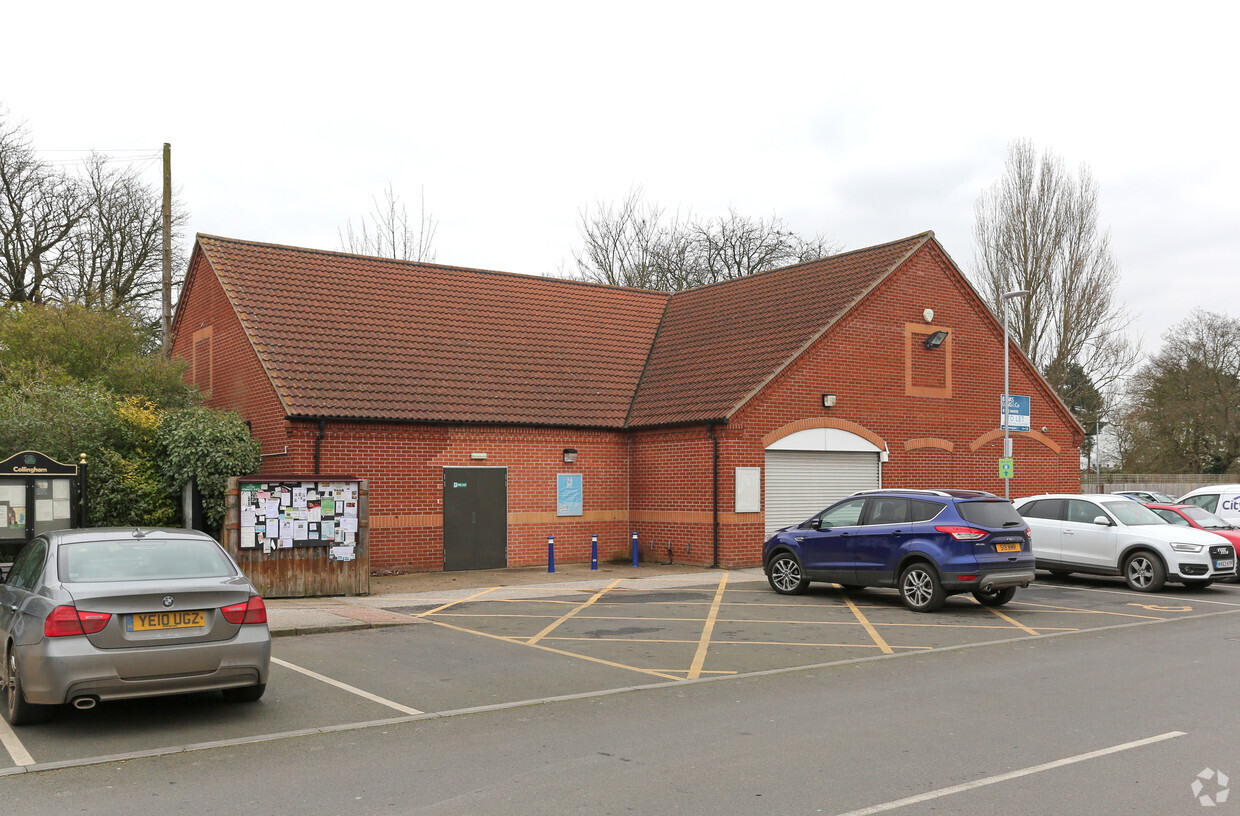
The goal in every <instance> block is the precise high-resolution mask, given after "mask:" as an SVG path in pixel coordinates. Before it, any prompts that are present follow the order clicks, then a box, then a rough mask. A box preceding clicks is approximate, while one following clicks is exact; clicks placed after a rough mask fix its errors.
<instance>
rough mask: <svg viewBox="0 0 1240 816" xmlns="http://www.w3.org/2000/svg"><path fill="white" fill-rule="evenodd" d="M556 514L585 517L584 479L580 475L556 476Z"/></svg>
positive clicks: (560, 474) (561, 474) (562, 474)
mask: <svg viewBox="0 0 1240 816" xmlns="http://www.w3.org/2000/svg"><path fill="white" fill-rule="evenodd" d="M555 495H556V498H555V514H556V515H557V516H580V515H583V512H584V511H583V507H584V501H583V495H582V477H581V474H580V473H559V474H556V490H555Z"/></svg>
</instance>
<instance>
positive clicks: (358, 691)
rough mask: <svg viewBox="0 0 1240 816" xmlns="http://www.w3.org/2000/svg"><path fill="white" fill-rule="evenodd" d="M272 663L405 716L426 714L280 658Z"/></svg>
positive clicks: (274, 659) (273, 659) (275, 658)
mask: <svg viewBox="0 0 1240 816" xmlns="http://www.w3.org/2000/svg"><path fill="white" fill-rule="evenodd" d="M271 662H272V663H275V664H276V665H278V666H283V667H284V668H286V669H292V670H293V671H295V672H301V673H302V674H304V675H306V676H307V677H313V678H314V679H315V680H319V681H322V682H324V683H326V684H327V685H329V686H335V687H336V688H338V689H342V690H344V691H347V692H349V693H350V694H356V695H357V696H358V697H364V698H365V699H367V700H370V701H371V702H374V703H379V704H380V705H385V706H387V707H388V708H394V709H396V710H397V711H400V712H403V713H405V714H410V715H416V714H424V713H425V712H423V711H419V710H418V709H416V708H410V707H409V706H407V705H401V704H400V703H396V702H393V701H391V700H388V699H386V698H384V697H380V696H379V695H377V694H371V693H370V692H369V691H362V690H361V689H360V688H358V687H357V686H350V685H349V684H348V683H342V682H340V681H339V680H333V679H332V678H330V677H327V676H325V675H322V674H319V673H318V672H315V671H311V670H310V669H303V668H302V667H301V666H296V665H294V664H292V663H289V662H288V661H287V660H281V659H280V658H278V657H273V658H271Z"/></svg>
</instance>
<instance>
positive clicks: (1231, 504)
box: [1177, 484, 1240, 527]
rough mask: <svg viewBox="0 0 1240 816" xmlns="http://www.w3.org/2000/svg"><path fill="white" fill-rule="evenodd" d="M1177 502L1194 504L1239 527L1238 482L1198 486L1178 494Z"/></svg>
mask: <svg viewBox="0 0 1240 816" xmlns="http://www.w3.org/2000/svg"><path fill="white" fill-rule="evenodd" d="M1177 504H1195V505H1197V506H1198V507H1200V508H1202V509H1203V510H1208V511H1209V512H1211V513H1213V514H1215V515H1216V516H1222V517H1223V518H1224V519H1226V520H1227V522H1228V523H1229V524H1234V525H1236V526H1237V527H1240V484H1220V485H1206V486H1205V487H1199V488H1197V489H1196V490H1190V491H1188V492H1187V493H1185V494H1184V495H1183V496H1180V499H1179V501H1178V502H1177Z"/></svg>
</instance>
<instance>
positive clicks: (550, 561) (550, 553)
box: [547, 535, 555, 572]
mask: <svg viewBox="0 0 1240 816" xmlns="http://www.w3.org/2000/svg"><path fill="white" fill-rule="evenodd" d="M547 572H555V536H553V535H549V536H547Z"/></svg>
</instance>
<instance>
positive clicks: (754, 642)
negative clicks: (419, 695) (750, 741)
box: [467, 626, 1008, 674]
mask: <svg viewBox="0 0 1240 816" xmlns="http://www.w3.org/2000/svg"><path fill="white" fill-rule="evenodd" d="M996 628H1000V629H1007V628H1008V627H1006V626H1002V627H996ZM467 631H468V630H467ZM547 640H555V641H571V642H575V643H669V644H684V643H694V642H695V641H692V640H652V639H650V638H594V637H591V638H585V637H551V638H547ZM710 645H711V646H806V647H809V648H811V649H816V648H819V647H832V648H840V649H879V648H882V647H881V646H879V645H878V644H877V643H814V642H813V641H806V640H790V641H782V640H712V641H711V642H710ZM888 648H892V649H919V650H926V649H933V648H935V647H934V646H890V647H888ZM667 671H680V672H684V671H685V669H668V670H667ZM702 673H703V674H710V672H709V671H707V670H705V669H703V670H702ZM716 673H718V672H716Z"/></svg>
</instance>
